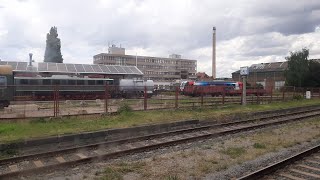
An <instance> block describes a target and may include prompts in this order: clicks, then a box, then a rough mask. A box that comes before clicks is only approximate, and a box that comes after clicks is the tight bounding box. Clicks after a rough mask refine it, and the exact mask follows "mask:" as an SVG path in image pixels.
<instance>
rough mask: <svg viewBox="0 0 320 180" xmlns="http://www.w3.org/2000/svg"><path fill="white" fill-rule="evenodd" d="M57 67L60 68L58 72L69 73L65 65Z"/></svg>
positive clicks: (60, 64) (59, 64)
mask: <svg viewBox="0 0 320 180" xmlns="http://www.w3.org/2000/svg"><path fill="white" fill-rule="evenodd" d="M57 66H58V71H59V72H68V70H67V67H66V65H65V64H62V63H58V64H57Z"/></svg>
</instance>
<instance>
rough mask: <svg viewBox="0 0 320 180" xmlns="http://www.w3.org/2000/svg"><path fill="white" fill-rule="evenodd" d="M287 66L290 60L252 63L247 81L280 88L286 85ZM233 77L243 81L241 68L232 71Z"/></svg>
mask: <svg viewBox="0 0 320 180" xmlns="http://www.w3.org/2000/svg"><path fill="white" fill-rule="evenodd" d="M311 61H317V62H319V63H320V60H319V59H311ZM287 68H288V61H284V62H272V63H260V64H252V65H251V66H250V67H249V75H248V77H247V82H248V83H249V84H250V85H251V86H255V85H256V84H261V85H263V86H264V87H273V88H274V89H280V88H281V87H283V86H284V85H285V81H286V78H285V70H286V69H287ZM232 79H233V80H234V81H242V80H241V76H240V70H238V71H235V72H233V73H232Z"/></svg>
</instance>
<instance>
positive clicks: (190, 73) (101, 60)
mask: <svg viewBox="0 0 320 180" xmlns="http://www.w3.org/2000/svg"><path fill="white" fill-rule="evenodd" d="M93 63H94V64H105V65H121V66H137V67H138V68H139V69H140V71H142V72H143V74H144V76H143V78H144V79H151V80H154V81H173V80H177V79H196V73H197V60H190V59H182V58H181V55H178V54H172V55H170V56H169V58H164V57H151V56H135V55H126V54H125V48H121V47H116V46H115V45H112V46H111V47H109V49H108V53H100V54H97V55H95V56H93Z"/></svg>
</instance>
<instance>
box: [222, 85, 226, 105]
mask: <svg viewBox="0 0 320 180" xmlns="http://www.w3.org/2000/svg"><path fill="white" fill-rule="evenodd" d="M225 96H226V88H225V87H223V91H222V104H224V98H225Z"/></svg>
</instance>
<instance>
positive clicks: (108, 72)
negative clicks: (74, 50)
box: [99, 65, 111, 74]
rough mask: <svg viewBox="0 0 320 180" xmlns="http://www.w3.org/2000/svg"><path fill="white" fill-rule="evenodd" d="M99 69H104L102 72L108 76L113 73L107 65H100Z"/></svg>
mask: <svg viewBox="0 0 320 180" xmlns="http://www.w3.org/2000/svg"><path fill="white" fill-rule="evenodd" d="M99 67H100V68H101V69H102V71H103V72H104V73H106V74H111V71H110V70H109V68H108V67H107V66H105V65H99Z"/></svg>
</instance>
